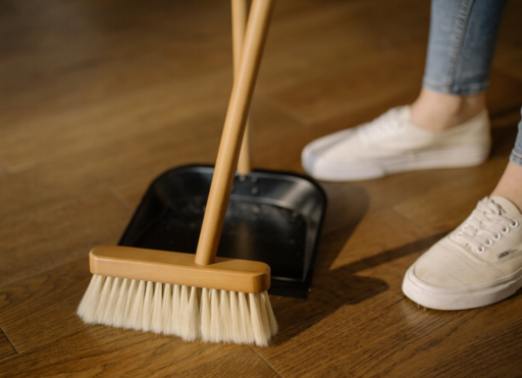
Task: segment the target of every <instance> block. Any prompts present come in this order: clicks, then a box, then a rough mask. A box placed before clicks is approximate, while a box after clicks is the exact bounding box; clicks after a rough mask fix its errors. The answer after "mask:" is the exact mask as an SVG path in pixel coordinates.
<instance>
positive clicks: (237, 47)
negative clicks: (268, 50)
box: [230, 0, 252, 176]
mask: <svg viewBox="0 0 522 378" xmlns="http://www.w3.org/2000/svg"><path fill="white" fill-rule="evenodd" d="M247 2H248V0H231V1H230V3H231V4H230V5H231V9H232V55H233V57H234V59H233V60H234V78H237V76H238V71H239V66H240V63H241V51H242V49H243V40H244V36H245V26H246V23H247V14H248V4H247ZM248 124H249V121H248V119H247V121H246V126H245V131H244V133H243V142H242V143H241V150H240V152H239V162H238V164H237V171H238V173H239V174H240V175H242V176H246V175H248V174H249V173H250V171H251V170H252V168H251V162H250V126H249V125H248Z"/></svg>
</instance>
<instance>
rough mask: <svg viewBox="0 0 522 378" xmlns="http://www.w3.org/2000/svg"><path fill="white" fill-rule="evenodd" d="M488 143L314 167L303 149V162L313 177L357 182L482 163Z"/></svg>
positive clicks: (310, 157)
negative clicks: (479, 145) (409, 172)
mask: <svg viewBox="0 0 522 378" xmlns="http://www.w3.org/2000/svg"><path fill="white" fill-rule="evenodd" d="M489 150H490V148H489V145H488V146H484V147H481V148H477V147H476V146H462V147H456V148H455V147H454V148H445V149H443V148H441V149H432V150H424V151H418V152H412V153H409V154H403V155H399V156H395V157H388V158H385V159H384V158H382V159H374V160H365V161H359V162H356V161H354V162H352V163H350V164H346V165H342V166H341V165H339V166H337V167H331V168H328V169H324V168H323V169H321V170H318V169H314V160H315V159H314V157H313V156H311V155H312V152H311V151H307V150H306V149H305V150H304V151H303V155H302V163H303V167H304V168H305V171H306V172H307V173H308V174H309V175H310V176H312V177H314V178H315V179H318V180H323V181H357V180H368V179H374V178H379V177H383V176H387V175H390V174H394V173H399V172H407V171H415V170H423V169H443V168H465V167H472V166H476V165H480V164H482V163H483V162H484V161H485V160H487V158H488V156H489Z"/></svg>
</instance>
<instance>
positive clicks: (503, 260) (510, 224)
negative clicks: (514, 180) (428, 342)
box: [402, 196, 522, 310]
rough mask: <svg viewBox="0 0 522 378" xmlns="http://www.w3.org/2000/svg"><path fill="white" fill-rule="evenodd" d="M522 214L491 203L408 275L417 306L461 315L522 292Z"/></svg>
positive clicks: (495, 200)
mask: <svg viewBox="0 0 522 378" xmlns="http://www.w3.org/2000/svg"><path fill="white" fill-rule="evenodd" d="M521 224H522V214H521V213H520V211H519V210H518V208H517V207H516V206H515V205H514V204H512V203H511V202H510V201H508V200H507V199H505V198H503V197H499V196H494V197H486V198H484V199H483V200H481V201H480V202H479V203H478V205H477V207H476V208H475V210H473V212H472V213H471V215H470V216H469V217H468V218H467V219H466V220H465V221H464V222H463V223H462V224H461V225H460V226H459V227H457V228H456V229H455V230H454V231H453V232H451V233H450V234H449V235H448V236H446V237H445V238H443V239H442V240H440V241H439V242H438V243H436V244H435V245H434V246H432V247H431V248H430V249H429V250H428V251H427V252H426V253H424V254H423V255H422V256H421V257H420V258H419V259H418V260H417V261H416V262H415V263H414V264H413V265H412V266H411V267H410V268H409V269H408V271H407V272H406V275H405V277H404V281H403V286H402V289H403V292H404V294H405V295H406V296H407V297H409V298H410V299H411V300H413V301H414V302H416V303H418V304H420V305H422V306H424V307H428V308H434V309H439V310H458V309H467V308H473V307H480V306H485V305H488V304H492V303H495V302H498V301H500V300H502V299H504V298H506V297H508V296H510V295H512V294H514V293H515V292H516V291H517V290H518V289H520V287H522V227H521Z"/></svg>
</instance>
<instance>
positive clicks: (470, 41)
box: [423, 0, 522, 165]
mask: <svg viewBox="0 0 522 378" xmlns="http://www.w3.org/2000/svg"><path fill="white" fill-rule="evenodd" d="M504 3H505V1H504V0H432V2H431V23H430V37H429V45H428V57H427V61H426V69H425V73H424V80H423V86H424V87H425V88H427V89H430V90H432V91H436V92H443V93H450V94H455V95H470V94H474V93H479V92H482V91H484V90H485V89H486V88H487V87H488V84H489V81H488V80H489V71H490V65H491V60H492V58H493V52H494V50H495V40H496V34H497V30H498V25H499V24H500V19H501V16H502V9H503V8H504ZM510 159H511V161H513V162H515V163H517V164H520V165H522V121H521V122H520V123H519V125H518V135H517V139H516V142H515V148H514V149H513V152H512V154H511V157H510Z"/></svg>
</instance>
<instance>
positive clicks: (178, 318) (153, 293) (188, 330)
mask: <svg viewBox="0 0 522 378" xmlns="http://www.w3.org/2000/svg"><path fill="white" fill-rule="evenodd" d="M77 313H78V315H79V316H80V318H82V319H83V321H85V322H86V323H94V324H105V325H109V326H113V327H120V328H130V329H135V330H141V331H152V332H155V333H162V334H165V335H177V336H179V337H181V338H182V339H184V340H188V341H192V340H196V339H201V340H203V341H208V342H231V343H236V344H256V345H258V346H266V345H268V342H269V341H270V338H271V337H272V336H273V335H275V334H276V333H277V321H276V319H275V316H274V313H273V311H272V306H271V304H270V298H269V297H268V293H267V292H266V291H265V292H262V293H259V294H253V293H240V292H234V291H226V290H217V289H205V288H203V289H200V288H196V287H191V286H184V285H175V284H168V283H161V282H155V283H154V282H151V281H140V280H131V279H127V278H117V277H108V276H101V275H97V274H95V275H93V277H92V279H91V282H90V283H89V286H88V288H87V290H86V292H85V294H84V296H83V298H82V300H81V302H80V305H79V306H78V310H77Z"/></svg>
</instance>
